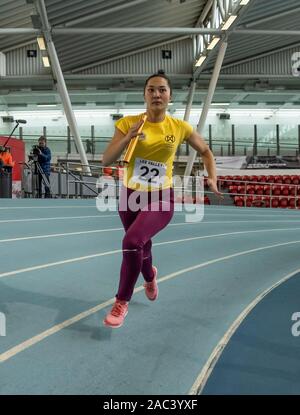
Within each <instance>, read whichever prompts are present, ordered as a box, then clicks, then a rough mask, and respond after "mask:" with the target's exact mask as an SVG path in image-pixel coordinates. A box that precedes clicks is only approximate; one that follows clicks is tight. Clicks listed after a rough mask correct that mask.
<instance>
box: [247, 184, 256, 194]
mask: <svg viewBox="0 0 300 415" xmlns="http://www.w3.org/2000/svg"><path fill="white" fill-rule="evenodd" d="M246 193H247V195H254V194H255V190H254V186H253V185H252V184H248V185H247V186H246Z"/></svg>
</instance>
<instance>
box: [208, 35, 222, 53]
mask: <svg viewBox="0 0 300 415" xmlns="http://www.w3.org/2000/svg"><path fill="white" fill-rule="evenodd" d="M219 41H220V38H219V37H215V38H214V39H213V40H212V41H211V42H210V44H209V45H208V46H207V49H208V50H212V49H213V48H214V47H215V46H216V45H217V43H218V42H219Z"/></svg>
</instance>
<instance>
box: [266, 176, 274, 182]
mask: <svg viewBox="0 0 300 415" xmlns="http://www.w3.org/2000/svg"><path fill="white" fill-rule="evenodd" d="M267 182H268V183H274V182H275V177H274V176H267Z"/></svg>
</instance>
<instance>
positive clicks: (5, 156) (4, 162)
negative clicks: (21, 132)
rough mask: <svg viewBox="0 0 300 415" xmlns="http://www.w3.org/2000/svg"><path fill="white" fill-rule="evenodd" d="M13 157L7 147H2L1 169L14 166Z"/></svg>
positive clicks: (0, 152)
mask: <svg viewBox="0 0 300 415" xmlns="http://www.w3.org/2000/svg"><path fill="white" fill-rule="evenodd" d="M14 164H15V163H14V162H13V159H12V155H11V154H10V152H9V151H8V148H7V147H4V146H0V167H3V166H11V167H13V166H14Z"/></svg>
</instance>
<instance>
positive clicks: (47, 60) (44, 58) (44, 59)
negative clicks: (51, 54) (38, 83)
mask: <svg viewBox="0 0 300 415" xmlns="http://www.w3.org/2000/svg"><path fill="white" fill-rule="evenodd" d="M42 59H43V64H44V66H45V67H46V68H49V67H50V62H49V58H48V56H43V57H42Z"/></svg>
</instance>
